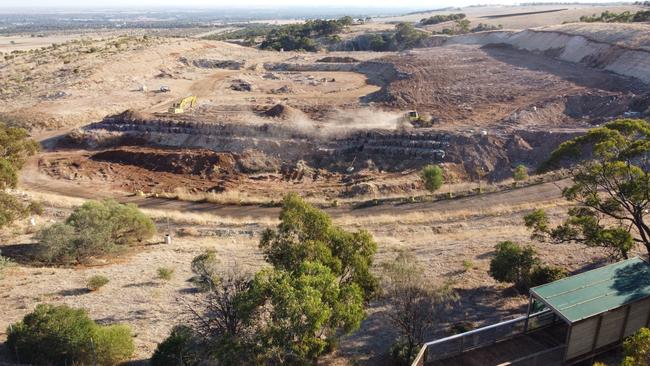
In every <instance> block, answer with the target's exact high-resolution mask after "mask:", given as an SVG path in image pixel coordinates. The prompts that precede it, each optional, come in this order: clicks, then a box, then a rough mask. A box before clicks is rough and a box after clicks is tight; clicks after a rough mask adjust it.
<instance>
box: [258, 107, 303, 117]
mask: <svg viewBox="0 0 650 366" xmlns="http://www.w3.org/2000/svg"><path fill="white" fill-rule="evenodd" d="M262 114H263V115H264V116H265V117H269V118H276V119H281V120H292V119H295V118H298V117H300V116H303V113H302V112H301V111H300V110H298V109H295V108H293V107H290V106H288V105H286V104H284V103H278V104H276V105H274V106H273V107H271V108H269V109H267V110H266V111H264V112H263V113H262Z"/></svg>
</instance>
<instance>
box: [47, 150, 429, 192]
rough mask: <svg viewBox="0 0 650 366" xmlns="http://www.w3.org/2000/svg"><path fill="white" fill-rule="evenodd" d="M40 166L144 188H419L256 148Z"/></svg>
mask: <svg viewBox="0 0 650 366" xmlns="http://www.w3.org/2000/svg"><path fill="white" fill-rule="evenodd" d="M39 169H40V170H41V171H43V172H45V173H46V174H48V175H50V176H52V177H56V178H58V179H65V180H73V181H77V182H95V183H104V184H107V185H110V187H111V188H113V189H116V190H120V191H126V192H138V191H141V192H144V193H189V194H200V193H223V192H227V191H231V190H236V191H238V192H247V193H248V194H249V195H250V196H253V197H263V198H271V199H275V198H280V197H282V196H283V195H284V194H286V193H287V192H300V193H301V194H304V195H306V196H314V197H316V196H317V197H320V198H330V199H331V198H337V197H349V196H358V195H373V194H379V193H382V194H399V193H403V192H409V191H410V192H414V191H416V190H418V189H421V185H420V183H419V182H417V179H416V178H415V175H414V174H401V173H399V174H397V173H380V172H378V171H376V170H371V169H363V170H360V171H359V172H355V173H354V174H347V175H343V174H340V173H332V172H329V171H327V170H324V169H316V168H312V167H310V166H309V165H308V164H307V163H306V162H304V161H301V160H299V161H297V162H294V163H288V162H282V163H280V162H279V160H277V159H275V158H272V157H269V156H267V155H266V154H264V153H262V152H260V151H256V150H246V151H245V152H244V153H242V154H233V153H217V152H213V151H210V150H205V149H192V150H190V149H169V148H165V149H162V148H142V147H120V148H116V149H108V150H100V151H93V152H89V151H82V152H80V151H77V150H71V151H59V152H56V153H51V154H48V155H46V156H44V157H42V158H41V159H40V160H39Z"/></svg>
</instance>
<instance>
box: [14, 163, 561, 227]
mask: <svg viewBox="0 0 650 366" xmlns="http://www.w3.org/2000/svg"><path fill="white" fill-rule="evenodd" d="M568 184H569V180H562V181H558V182H548V183H542V184H537V185H532V186H528V187H523V188H518V189H512V190H507V191H501V192H495V193H485V194H482V195H478V196H471V197H464V198H458V199H449V200H441V201H435V202H426V203H413V204H384V205H378V206H373V207H368V208H363V209H355V208H352V207H349V206H345V207H339V208H328V209H326V210H325V211H327V212H328V213H329V214H330V215H331V216H332V217H334V218H337V217H347V216H354V217H364V216H380V215H395V214H396V213H400V214H404V213H409V212H430V211H437V212H445V213H453V212H460V211H476V212H480V211H483V210H486V209H490V208H493V207H495V206H517V205H522V204H531V203H542V202H549V201H553V200H557V199H559V198H561V193H562V189H563V188H564V187H566V186H567V185H568ZM20 187H21V188H22V189H25V190H29V191H34V192H40V193H47V194H55V195H62V196H66V197H75V198H84V199H97V198H115V199H117V200H119V201H121V202H130V203H135V204H137V205H138V206H140V207H142V208H147V209H156V210H165V211H179V212H192V213H207V214H211V215H215V216H223V217H231V218H249V219H250V218H252V219H254V218H269V217H277V216H278V214H279V211H280V209H279V208H277V207H261V206H226V205H219V204H214V203H206V202H190V201H179V200H173V199H165V198H155V197H140V196H133V195H128V194H127V193H124V192H118V191H110V190H107V189H106V187H105V186H102V185H101V184H92V183H90V184H85V183H84V184H82V185H81V184H78V183H75V182H73V181H64V180H57V179H53V178H51V177H50V176H48V175H46V174H44V173H41V172H40V171H39V170H38V157H35V158H33V159H31V160H30V161H29V163H28V164H27V165H26V167H25V168H24V169H23V171H22V172H21V176H20ZM397 217H398V216H396V218H397Z"/></svg>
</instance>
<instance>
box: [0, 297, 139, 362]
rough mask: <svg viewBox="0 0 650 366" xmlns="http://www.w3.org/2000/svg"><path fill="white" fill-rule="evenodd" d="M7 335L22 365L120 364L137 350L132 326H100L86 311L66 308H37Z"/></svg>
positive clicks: (41, 306) (9, 345)
mask: <svg viewBox="0 0 650 366" xmlns="http://www.w3.org/2000/svg"><path fill="white" fill-rule="evenodd" d="M7 334H8V336H7V346H8V348H9V349H11V350H12V351H14V352H11V353H12V356H13V357H14V359H15V361H17V362H20V363H22V364H35V365H74V364H77V365H91V364H93V362H94V361H95V360H96V363H97V364H99V365H116V364H119V363H120V362H122V361H126V360H128V359H129V357H131V355H132V354H133V351H134V349H135V347H134V345H133V339H132V337H131V329H130V328H129V327H128V326H126V325H109V326H100V325H98V324H96V323H95V322H94V321H93V320H92V319H90V318H89V317H88V314H87V313H86V311H85V310H82V309H74V308H71V307H68V306H66V305H60V306H54V305H49V304H41V305H37V306H36V309H35V310H34V311H33V312H31V313H29V314H27V315H25V317H24V318H23V320H22V321H20V322H18V323H15V324H12V325H11V326H10V327H9V329H7Z"/></svg>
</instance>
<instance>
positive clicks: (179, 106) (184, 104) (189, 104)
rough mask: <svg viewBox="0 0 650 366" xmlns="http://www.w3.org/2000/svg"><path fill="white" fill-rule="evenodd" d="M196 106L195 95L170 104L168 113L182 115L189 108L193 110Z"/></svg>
mask: <svg viewBox="0 0 650 366" xmlns="http://www.w3.org/2000/svg"><path fill="white" fill-rule="evenodd" d="M195 105H196V95H190V96H189V97H185V98H183V99H181V100H179V101H178V102H176V103H174V104H172V106H171V107H169V113H174V114H178V113H184V112H185V110H186V109H189V108H194V106H195Z"/></svg>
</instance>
